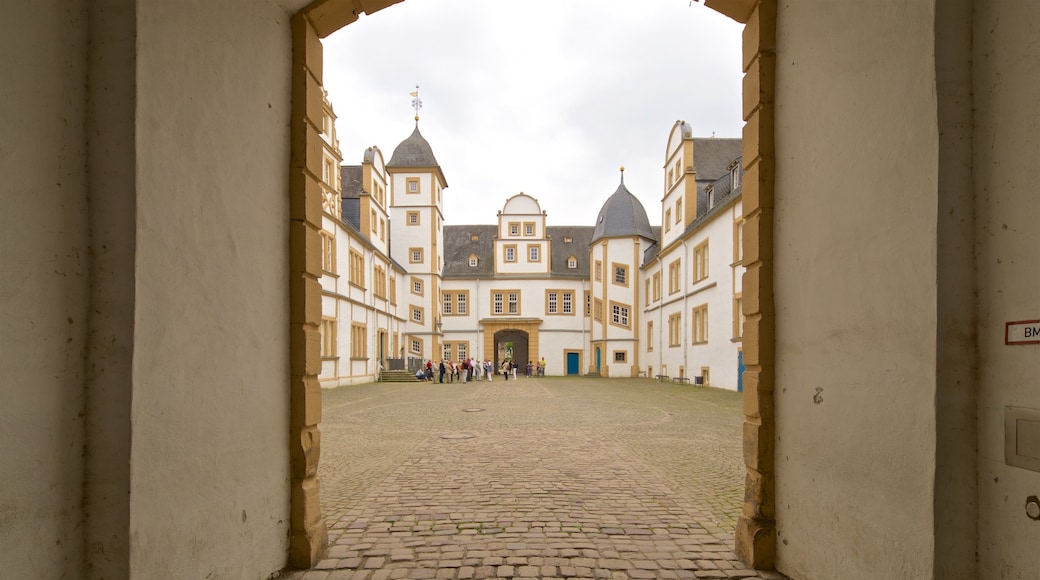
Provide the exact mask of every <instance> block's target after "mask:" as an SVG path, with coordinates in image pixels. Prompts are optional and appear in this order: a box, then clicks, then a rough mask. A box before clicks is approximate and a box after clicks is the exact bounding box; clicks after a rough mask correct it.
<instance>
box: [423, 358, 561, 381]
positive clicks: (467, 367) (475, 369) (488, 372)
mask: <svg viewBox="0 0 1040 580" xmlns="http://www.w3.org/2000/svg"><path fill="white" fill-rule="evenodd" d="M518 366H519V365H517V363H516V361H513V360H510V359H506V360H504V361H502V364H501V365H500V366H499V369H498V370H499V372H501V373H502V378H503V380H509V378H510V375H512V378H513V380H514V381H515V380H516V373H517V371H516V369H517V367H518ZM532 373H534V374H532ZM434 375H436V376H437V381H438V382H441V383H443V382H444V379H445V377H447V379H448V382H449V383H453V382H455V381H459V382H462V383H465V382H470V381H481V380H483V381H488V382H490V381H491V380H493V378H494V376H495V366H494V364H493V363H492V362H491V361H490V360H486V359H485V360H483V361H479V360H475V359H473V358H470V359H467V360H464V361H462V362H452V361H450V360H442V361H441V362H440V363H439V364H434V362H433V361H432V360H428V361H426V363H425V364H424V365H423V366H421V367H420V368H419V369H418V370H417V371H415V378H416V380H420V381H427V382H432V381H433V378H434ZM535 375H537V376H539V377H544V376H545V357H542V359H541V360H539V361H538V362H537V363H535V362H533V361H527V369H526V375H525V376H528V377H530V376H535Z"/></svg>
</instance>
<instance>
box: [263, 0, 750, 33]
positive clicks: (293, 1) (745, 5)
mask: <svg viewBox="0 0 1040 580" xmlns="http://www.w3.org/2000/svg"><path fill="white" fill-rule="evenodd" d="M403 1H404V0H314V1H312V2H310V3H309V4H308V3H307V1H306V0H281V3H282V5H283V6H284V7H285V8H286V10H288V11H289V12H291V13H296V12H298V11H299V10H301V9H302V10H303V11H304V12H305V13H306V15H307V19H308V20H310V21H311V24H312V25H313V26H314V29H315V31H316V32H317V33H318V36H319V37H320V38H325V37H326V36H328V35H330V34H332V33H333V32H336V31H337V30H339V29H340V28H343V27H344V26H346V25H348V24H350V23H352V22H354V21H355V20H357V19H358V17H359V16H360V15H362V14H373V13H375V12H378V11H380V10H382V9H383V8H386V7H387V6H393V5H394V4H398V3H400V2H403ZM757 1H758V0H704V5H705V6H707V7H708V8H711V9H712V10H715V11H716V12H719V13H721V14H724V15H725V16H728V17H730V18H732V19H733V20H736V21H737V22H740V23H745V22H747V20H748V17H749V16H750V15H751V10H752V9H753V8H754V7H755V3H756V2H757ZM632 4H633V6H638V3H637V2H634V1H633V2H632Z"/></svg>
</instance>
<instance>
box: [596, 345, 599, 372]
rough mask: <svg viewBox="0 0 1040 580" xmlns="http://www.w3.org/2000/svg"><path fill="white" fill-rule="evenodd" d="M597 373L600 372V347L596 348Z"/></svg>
mask: <svg viewBox="0 0 1040 580" xmlns="http://www.w3.org/2000/svg"><path fill="white" fill-rule="evenodd" d="M596 372H597V373H598V372H599V347H598V346H597V347H596Z"/></svg>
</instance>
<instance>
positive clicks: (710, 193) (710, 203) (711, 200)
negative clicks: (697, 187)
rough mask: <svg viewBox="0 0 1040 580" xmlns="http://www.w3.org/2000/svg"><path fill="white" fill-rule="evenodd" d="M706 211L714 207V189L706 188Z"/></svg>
mask: <svg viewBox="0 0 1040 580" xmlns="http://www.w3.org/2000/svg"><path fill="white" fill-rule="evenodd" d="M707 193H708V209H711V208H713V207H715V188H714V187H712V186H710V185H709V186H708V191H707Z"/></svg>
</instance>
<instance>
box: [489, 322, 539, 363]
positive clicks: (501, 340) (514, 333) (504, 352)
mask: <svg viewBox="0 0 1040 580" xmlns="http://www.w3.org/2000/svg"><path fill="white" fill-rule="evenodd" d="M493 341H494V345H495V348H494V350H493V351H492V352H494V356H495V360H494V363H495V368H496V369H497V368H499V367H500V366H501V365H502V362H503V361H504V360H505V359H510V360H513V361H516V362H517V363H518V364H519V365H520V367H521V368H523V365H526V364H527V361H528V360H530V357H529V356H528V354H529V349H528V334H527V333H526V332H524V331H523V330H517V329H514V328H510V329H507V330H500V331H498V332H496V333H495V334H494V339H493Z"/></svg>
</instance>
